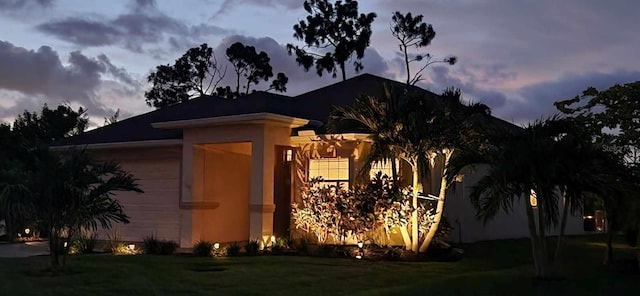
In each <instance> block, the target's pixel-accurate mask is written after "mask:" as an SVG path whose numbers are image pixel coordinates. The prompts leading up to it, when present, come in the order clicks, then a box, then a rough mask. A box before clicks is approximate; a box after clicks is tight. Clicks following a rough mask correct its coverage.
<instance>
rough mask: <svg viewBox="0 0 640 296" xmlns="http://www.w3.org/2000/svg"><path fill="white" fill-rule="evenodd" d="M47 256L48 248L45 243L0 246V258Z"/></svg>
mask: <svg viewBox="0 0 640 296" xmlns="http://www.w3.org/2000/svg"><path fill="white" fill-rule="evenodd" d="M48 254H49V246H48V242H46V241H37V242H24V243H15V244H0V258H23V257H31V256H38V255H48Z"/></svg>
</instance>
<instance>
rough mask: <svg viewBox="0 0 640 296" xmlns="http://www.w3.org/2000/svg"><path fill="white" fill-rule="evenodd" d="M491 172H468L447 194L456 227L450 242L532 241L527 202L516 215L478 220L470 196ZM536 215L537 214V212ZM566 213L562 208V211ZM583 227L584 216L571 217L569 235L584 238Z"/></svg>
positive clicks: (516, 207) (515, 209)
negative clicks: (526, 209)
mask: <svg viewBox="0 0 640 296" xmlns="http://www.w3.org/2000/svg"><path fill="white" fill-rule="evenodd" d="M486 172H487V168H486V167H484V166H477V167H476V168H475V169H474V170H468V171H467V172H466V173H465V175H464V178H463V180H462V182H458V183H456V184H455V185H453V187H452V188H451V189H449V191H448V192H447V200H446V204H445V213H444V215H445V216H446V217H447V219H448V220H449V222H450V223H451V226H453V227H454V230H453V232H452V233H451V236H450V240H451V241H453V242H465V243H468V242H475V241H483V240H495V239H510V238H525V237H529V228H528V226H527V216H526V212H525V202H527V203H528V202H529V200H528V199H527V200H524V199H523V200H520V201H517V202H516V203H515V204H514V206H513V211H511V212H509V213H505V212H504V211H501V212H499V213H498V215H496V217H495V218H493V219H492V220H490V221H488V222H487V223H486V224H484V222H483V221H480V220H479V219H478V218H477V217H476V210H475V208H474V207H473V205H472V204H471V201H470V199H469V194H470V192H471V187H472V186H474V185H475V183H476V182H478V180H479V179H480V178H481V177H482V176H483V175H484V174H486ZM534 211H535V210H534ZM560 211H562V206H561V207H560ZM548 233H549V234H550V235H557V234H558V229H556V228H553V229H551V230H550V231H549V232H548ZM584 233H585V232H584V230H583V226H582V214H581V213H577V214H576V215H570V216H569V217H568V219H567V228H566V234H567V235H580V234H584Z"/></svg>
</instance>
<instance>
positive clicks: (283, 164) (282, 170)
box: [273, 146, 293, 237]
mask: <svg viewBox="0 0 640 296" xmlns="http://www.w3.org/2000/svg"><path fill="white" fill-rule="evenodd" d="M275 153H276V158H275V160H276V161H275V167H274V172H273V177H274V178H273V181H274V184H273V202H274V203H275V205H276V210H275V212H274V213H273V234H274V235H275V236H276V237H289V227H290V224H291V194H292V190H291V184H292V181H293V179H292V172H291V170H292V161H293V149H292V148H291V147H287V146H276V151H275Z"/></svg>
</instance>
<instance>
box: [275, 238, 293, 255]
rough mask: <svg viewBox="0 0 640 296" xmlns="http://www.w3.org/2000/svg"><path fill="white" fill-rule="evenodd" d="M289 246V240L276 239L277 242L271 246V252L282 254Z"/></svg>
mask: <svg viewBox="0 0 640 296" xmlns="http://www.w3.org/2000/svg"><path fill="white" fill-rule="evenodd" d="M288 248H289V242H288V241H287V240H286V239H284V238H278V239H276V242H275V243H274V244H273V245H272V246H271V254H273V255H282V254H284V251H285V250H286V249H288Z"/></svg>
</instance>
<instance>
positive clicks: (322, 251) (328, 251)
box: [312, 244, 336, 257]
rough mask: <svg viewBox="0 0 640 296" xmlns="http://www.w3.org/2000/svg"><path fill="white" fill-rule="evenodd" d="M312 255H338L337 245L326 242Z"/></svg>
mask: <svg viewBox="0 0 640 296" xmlns="http://www.w3.org/2000/svg"><path fill="white" fill-rule="evenodd" d="M312 255H314V256H317V257H336V246H334V245H324V244H322V245H318V246H317V248H315V252H313V254H312Z"/></svg>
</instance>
